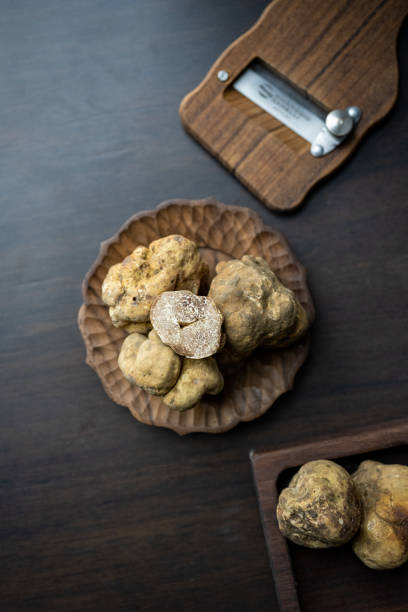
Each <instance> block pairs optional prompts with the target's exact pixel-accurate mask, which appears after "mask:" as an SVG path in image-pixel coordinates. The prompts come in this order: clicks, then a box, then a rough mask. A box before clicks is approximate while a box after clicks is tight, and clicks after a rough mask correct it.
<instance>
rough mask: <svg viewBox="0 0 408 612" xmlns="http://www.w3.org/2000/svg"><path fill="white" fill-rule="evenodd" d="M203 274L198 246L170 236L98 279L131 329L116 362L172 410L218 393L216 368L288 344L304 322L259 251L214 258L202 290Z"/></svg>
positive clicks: (113, 312) (112, 309)
mask: <svg viewBox="0 0 408 612" xmlns="http://www.w3.org/2000/svg"><path fill="white" fill-rule="evenodd" d="M208 274H209V272H208V266H207V264H206V263H205V262H204V261H203V260H202V259H201V256H200V252H199V250H198V247H197V245H196V244H195V243H194V242H192V241H191V240H188V239H187V238H185V237H184V236H180V235H171V236H166V237H164V238H160V239H159V240H155V241H154V242H152V243H151V244H150V245H149V246H148V247H145V246H138V247H137V248H136V249H135V250H134V251H133V252H132V253H131V254H130V255H129V256H128V257H126V258H125V259H124V260H123V261H122V262H120V263H118V264H115V265H114V266H112V267H111V268H110V269H109V271H108V274H107V275H106V278H105V280H104V282H103V284H102V299H103V301H104V303H105V304H106V305H107V306H109V315H110V318H111V320H112V323H113V325H114V326H115V327H120V328H123V329H124V330H125V331H127V332H128V333H129V336H127V338H126V339H125V340H124V342H123V345H122V348H121V351H120V355H119V359H118V364H119V368H120V369H121V371H122V372H123V374H124V376H125V377H126V378H127V379H128V380H129V381H130V382H131V383H132V384H135V385H137V386H139V387H141V388H142V389H144V390H145V391H147V392H148V393H151V394H153V395H158V396H161V398H162V400H163V402H164V403H165V404H167V405H168V406H169V407H170V408H174V409H175V410H180V411H183V410H187V409H189V408H193V407H194V406H195V405H196V404H197V403H198V402H199V401H200V399H201V397H202V396H203V395H204V394H205V393H209V394H212V395H216V394H218V393H220V392H221V391H222V389H223V387H224V380H223V376H222V374H221V372H220V370H219V366H220V367H227V366H229V367H231V365H232V367H235V366H236V364H237V363H238V362H240V361H242V360H243V359H245V358H246V357H248V356H249V355H250V354H251V353H252V352H253V351H254V350H255V349H256V348H257V347H259V346H264V347H271V348H279V347H284V346H289V345H290V344H292V343H294V342H296V341H298V340H300V339H301V337H302V336H303V335H304V334H305V333H306V330H307V327H308V320H307V316H306V313H305V311H304V309H303V307H302V306H301V304H300V303H299V301H298V300H297V298H296V297H295V295H294V294H293V292H292V291H290V289H287V288H286V287H284V286H283V285H282V283H281V282H280V281H279V279H278V278H277V276H276V275H275V274H274V273H273V272H272V270H271V269H270V268H269V266H268V264H267V263H266V261H264V260H263V259H262V258H261V257H251V256H248V255H245V256H244V257H242V259H241V260H238V259H233V260H230V261H228V262H221V263H219V264H218V265H217V267H216V275H215V277H214V278H213V280H212V282H211V285H210V287H209V291H208V295H203V293H205V288H206V287H208V280H209V279H208ZM147 334H148V335H147Z"/></svg>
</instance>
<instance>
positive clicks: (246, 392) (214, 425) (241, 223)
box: [78, 199, 314, 434]
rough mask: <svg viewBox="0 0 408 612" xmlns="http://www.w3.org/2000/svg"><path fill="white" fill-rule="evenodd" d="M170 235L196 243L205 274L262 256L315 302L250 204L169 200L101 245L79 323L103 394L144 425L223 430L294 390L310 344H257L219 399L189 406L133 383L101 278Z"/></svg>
mask: <svg viewBox="0 0 408 612" xmlns="http://www.w3.org/2000/svg"><path fill="white" fill-rule="evenodd" d="M169 234H182V235H183V236H185V237H186V238H190V240H194V242H195V243H196V244H197V245H198V246H199V248H200V251H201V254H202V257H203V258H204V259H205V260H206V261H207V263H208V265H209V267H210V278H211V277H212V276H213V275H214V270H215V266H216V264H217V263H218V262H219V261H221V260H227V259H231V258H235V259H238V258H240V257H242V256H243V255H245V254H248V255H257V256H261V257H263V258H264V259H265V260H266V261H267V262H268V263H269V265H270V266H271V268H272V269H273V270H274V272H275V273H276V274H277V276H278V277H279V279H280V280H281V281H282V283H283V284H284V285H286V286H287V287H289V288H290V289H292V291H294V292H295V294H296V296H297V297H298V299H299V300H300V302H301V303H302V305H303V306H304V308H305V309H306V312H307V314H308V317H309V321H310V322H312V321H313V319H314V307H313V302H312V299H311V296H310V293H309V290H308V287H307V283H306V273H305V269H304V267H303V266H302V265H301V264H300V263H299V262H298V261H296V259H295V257H294V256H293V254H292V252H291V251H290V248H289V246H288V244H287V242H286V240H285V238H284V237H283V236H282V234H281V233H280V232H278V231H276V230H274V229H272V228H270V227H267V226H265V225H264V224H263V222H262V221H261V219H260V218H259V217H258V216H257V215H256V214H255V213H254V212H253V211H251V210H249V209H248V208H242V207H240V206H225V205H224V204H220V203H219V202H217V201H215V200H213V199H207V200H197V201H191V200H171V201H168V202H164V203H163V204H161V205H160V206H159V207H158V208H157V209H156V210H153V211H149V212H142V213H139V214H136V215H134V216H133V217H131V218H130V219H129V220H128V221H127V222H126V223H125V225H124V226H123V227H122V228H121V229H120V230H119V232H118V233H117V234H116V235H115V236H113V237H112V238H110V239H109V240H107V241H106V242H103V243H102V244H101V247H100V251H99V255H98V257H97V259H96V261H95V263H94V265H93V266H92V267H91V269H90V270H89V272H88V274H87V275H86V277H85V279H84V281H83V285H82V293H83V298H84V304H83V305H82V306H81V308H80V310H79V314H78V325H79V329H80V330H81V333H82V336H83V339H84V342H85V346H86V362H87V364H88V365H90V366H91V367H92V368H93V369H94V370H95V371H96V373H97V374H98V376H99V378H100V379H101V381H102V384H103V386H104V388H105V391H106V393H107V394H108V395H109V397H111V398H112V399H113V400H114V401H115V402H116V403H117V404H120V405H122V406H127V407H128V408H129V410H130V412H131V413H132V415H133V416H134V417H135V418H136V419H137V420H139V421H141V422H143V423H146V424H148V425H156V426H159V427H168V428H170V429H173V430H174V431H176V432H177V433H179V434H187V433H192V432H199V431H202V432H209V433H221V432H223V431H227V430H228V429H231V428H232V427H234V426H235V425H237V424H238V423H239V422H240V421H251V420H252V419H256V418H257V417H259V416H261V415H262V414H264V413H265V412H266V411H267V410H268V408H270V407H271V405H272V404H273V402H274V401H275V400H276V398H277V397H279V395H281V394H282V393H285V391H288V390H289V389H291V388H292V385H293V380H294V377H295V374H296V372H297V371H298V369H299V368H300V366H301V365H302V363H303V362H304V360H305V359H306V356H307V352H308V346H309V342H308V339H307V338H306V339H304V340H303V341H302V342H300V343H298V344H296V345H295V346H293V347H290V348H287V349H279V350H270V349H269V350H267V349H262V350H260V349H258V350H257V351H255V352H254V353H253V354H252V355H251V357H250V358H249V359H248V360H247V361H246V362H245V363H244V365H243V366H242V367H241V369H240V371H239V376H237V375H236V374H234V375H231V374H230V375H225V376H224V378H225V387H224V390H223V391H222V393H220V394H219V395H217V396H211V395H207V396H204V398H203V400H202V401H201V402H200V403H199V404H198V405H197V406H196V407H195V408H192V409H191V410H187V411H185V412H178V411H176V410H171V409H170V408H168V406H166V405H165V404H164V403H163V402H162V401H161V400H160V398H158V397H155V396H152V395H149V394H148V393H146V392H145V391H142V390H141V389H139V388H138V387H135V386H132V385H131V384H130V383H129V382H128V381H127V380H126V378H125V377H124V376H123V374H122V372H121V371H120V370H119V367H118V362H117V359H118V355H119V351H120V348H121V345H122V342H123V340H124V338H125V336H126V332H124V331H123V330H121V329H118V328H116V327H113V325H112V323H111V320H110V318H109V314H108V309H107V307H106V306H105V305H104V304H103V302H102V299H101V286H102V282H103V280H104V278H105V276H106V274H107V272H108V270H109V268H110V266H112V265H113V264H115V263H118V262H119V261H121V260H122V259H123V258H124V257H126V256H127V255H129V254H130V253H131V252H132V251H133V250H134V249H135V248H136V246H138V245H140V244H142V245H146V246H147V245H148V244H149V243H150V242H151V241H152V240H156V238H161V237H163V236H167V235H169Z"/></svg>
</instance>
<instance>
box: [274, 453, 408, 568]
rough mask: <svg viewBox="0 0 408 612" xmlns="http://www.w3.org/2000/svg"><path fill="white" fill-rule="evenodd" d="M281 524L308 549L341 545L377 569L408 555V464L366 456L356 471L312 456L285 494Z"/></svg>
mask: <svg viewBox="0 0 408 612" xmlns="http://www.w3.org/2000/svg"><path fill="white" fill-rule="evenodd" d="M276 515H277V519H278V525H279V529H280V530H281V532H282V534H283V535H284V536H286V537H287V538H288V539H289V540H291V541H292V542H295V543H296V544H300V545H302V546H307V547H308V548H329V547H333V546H341V545H342V544H345V543H346V542H348V541H350V540H351V539H352V538H354V539H353V540H352V547H353V550H354V552H355V554H356V555H357V556H358V557H359V559H361V561H362V562H363V563H365V565H367V566H368V567H370V568H372V569H392V568H395V567H399V566H400V565H402V564H403V563H405V562H406V561H407V560H408V466H404V465H384V464H382V463H379V462H377V461H363V462H362V463H361V464H360V466H359V468H358V470H357V471H356V472H355V473H354V474H352V475H351V476H350V475H349V474H348V472H346V470H345V469H344V468H342V467H341V466H340V465H337V464H336V463H334V462H333V461H326V460H320V461H310V462H309V463H305V465H303V466H302V467H301V468H300V470H299V471H298V472H297V474H295V476H294V477H293V478H292V480H291V481H290V483H289V486H288V487H287V488H286V489H283V491H282V492H281V494H280V496H279V502H278V506H277V510H276Z"/></svg>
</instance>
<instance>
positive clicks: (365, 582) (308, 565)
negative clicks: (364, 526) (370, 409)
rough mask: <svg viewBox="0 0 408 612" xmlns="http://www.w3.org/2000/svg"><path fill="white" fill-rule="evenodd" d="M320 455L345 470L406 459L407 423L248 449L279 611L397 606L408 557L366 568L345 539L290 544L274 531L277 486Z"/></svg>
mask: <svg viewBox="0 0 408 612" xmlns="http://www.w3.org/2000/svg"><path fill="white" fill-rule="evenodd" d="M321 459H328V460H332V461H335V462H336V463H337V464H339V465H340V466H342V467H343V468H345V470H347V472H349V473H354V472H355V471H356V470H357V469H358V467H359V465H360V464H361V462H363V461H365V460H371V461H378V462H381V463H384V464H386V465H387V464H402V465H407V464H408V423H407V422H406V421H403V422H401V421H397V422H395V423H389V424H385V425H383V426H381V425H379V426H378V427H377V428H375V429H373V428H371V429H367V430H363V431H359V432H355V433H353V434H349V435H344V436H342V437H338V438H329V439H326V440H316V441H314V442H308V443H307V444H298V445H296V446H291V447H290V446H287V447H282V448H276V449H273V450H269V451H268V450H265V451H252V452H251V462H252V468H253V473H254V479H255V484H256V490H257V496H258V502H259V510H260V514H261V519H262V524H263V529H264V534H265V540H266V544H267V548H268V553H269V558H270V563H271V567H272V572H273V577H274V581H275V587H276V593H277V596H278V600H279V604H280V608H281V610H282V611H284V612H300V610H302V612H307V611H310V612H312V611H313V612H315V611H316V610H319V611H320V610H330V611H331V612H343V611H344V610H356V611H357V610H358V612H376V611H378V612H379V611H381V612H397V611H398V612H403V611H404V610H406V609H407V602H408V563H405V564H403V565H401V566H400V567H397V568H395V569H387V570H378V569H370V568H369V567H367V566H366V565H364V564H363V563H362V562H361V560H360V559H359V558H358V557H357V556H356V555H355V554H354V552H353V550H352V544H351V542H349V543H347V544H345V545H343V546H340V547H335V548H326V549H312V548H306V547H304V546H299V545H297V544H294V543H292V542H290V541H289V540H287V539H286V538H285V537H284V536H283V535H282V534H281V532H280V530H279V526H278V521H277V517H276V508H277V503H278V497H279V494H280V492H281V491H282V490H283V489H284V488H285V487H287V486H288V484H289V482H290V480H291V478H292V477H293V476H294V475H295V473H297V472H298V470H299V468H300V467H301V466H302V465H304V464H305V463H307V462H309V461H315V460H321Z"/></svg>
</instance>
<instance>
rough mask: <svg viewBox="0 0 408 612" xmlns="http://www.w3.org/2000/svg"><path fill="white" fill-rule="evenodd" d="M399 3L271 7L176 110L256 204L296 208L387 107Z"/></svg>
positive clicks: (392, 90) (311, 2) (304, 2)
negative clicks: (255, 198) (253, 197)
mask: <svg viewBox="0 0 408 612" xmlns="http://www.w3.org/2000/svg"><path fill="white" fill-rule="evenodd" d="M407 12H408V2H407V0H358V1H357V0H356V1H350V0H274V2H272V3H271V4H269V5H268V6H267V8H266V9H265V11H264V12H263V14H262V15H261V17H260V19H259V20H258V21H257V23H256V24H255V25H254V26H253V27H252V28H251V29H250V30H248V31H247V32H246V33H245V34H243V35H242V36H241V37H240V38H238V39H237V40H236V41H235V42H233V43H232V44H231V45H230V46H229V47H228V48H227V49H226V50H225V51H224V52H223V53H222V55H221V56H220V57H219V58H218V59H217V61H216V62H215V64H214V65H213V67H212V68H211V69H210V71H209V73H208V74H207V76H206V77H205V78H204V80H203V81H202V82H201V83H200V85H199V86H198V87H197V88H196V89H194V91H192V92H191V93H189V94H188V95H187V96H186V97H185V98H184V100H183V101H182V103H181V106H180V116H181V120H182V122H183V125H184V127H185V129H186V130H187V131H188V132H189V133H190V134H192V136H194V138H196V139H197V140H198V141H199V142H200V143H201V144H202V145H203V146H204V147H205V148H206V149H207V150H208V151H209V152H210V153H211V154H212V155H214V156H215V157H216V158H217V159H218V160H219V161H220V162H221V163H222V164H224V166H226V168H227V169H228V170H229V171H230V172H232V173H233V174H234V175H235V176H236V177H237V178H238V179H239V180H240V181H241V182H242V183H243V184H244V185H245V186H246V187H247V188H248V189H249V190H250V191H252V192H253V193H254V194H255V195H256V196H257V197H258V198H259V199H260V200H261V201H262V202H263V203H264V204H266V206H268V207H269V208H272V209H276V210H289V209H293V208H295V207H296V206H298V205H299V204H300V203H301V202H302V200H303V199H304V197H305V196H306V194H307V193H308V192H309V191H310V189H311V188H312V187H313V185H315V184H316V183H317V182H318V181H320V180H321V179H323V178H324V177H325V176H327V175H328V174H329V173H330V172H333V170H335V169H336V168H338V167H339V165H340V164H341V163H343V162H344V161H345V160H346V159H347V158H348V157H349V156H350V154H351V153H352V151H353V150H354V149H355V148H356V146H357V144H358V143H359V142H360V141H361V139H362V137H363V136H364V134H365V133H366V132H367V130H368V129H369V128H371V127H372V126H373V125H374V124H375V123H377V122H378V121H379V120H380V119H382V118H383V117H384V116H385V115H386V114H387V113H388V112H389V111H390V109H391V108H392V106H393V104H394V102H395V100H396V96H397V85H398V66H397V57H396V40H397V36H398V31H399V29H400V26H401V23H402V21H403V18H404V16H405V15H406V13H407Z"/></svg>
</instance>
